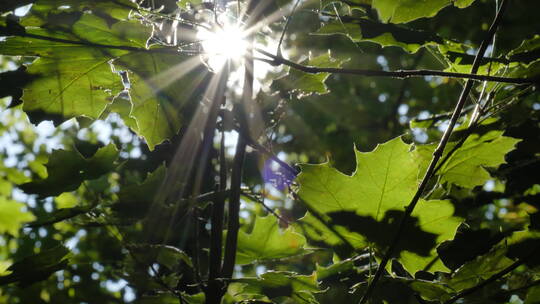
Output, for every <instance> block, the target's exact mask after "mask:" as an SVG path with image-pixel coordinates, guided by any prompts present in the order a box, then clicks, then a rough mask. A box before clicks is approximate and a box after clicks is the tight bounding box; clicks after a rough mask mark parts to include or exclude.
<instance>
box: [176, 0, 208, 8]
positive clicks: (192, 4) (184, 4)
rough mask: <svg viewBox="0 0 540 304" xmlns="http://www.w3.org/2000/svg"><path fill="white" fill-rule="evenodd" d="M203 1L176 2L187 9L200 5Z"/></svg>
mask: <svg viewBox="0 0 540 304" xmlns="http://www.w3.org/2000/svg"><path fill="white" fill-rule="evenodd" d="M201 3H202V0H179V1H178V2H176V4H177V5H178V7H180V8H183V9H186V10H187V9H189V6H196V5H200V4H201Z"/></svg>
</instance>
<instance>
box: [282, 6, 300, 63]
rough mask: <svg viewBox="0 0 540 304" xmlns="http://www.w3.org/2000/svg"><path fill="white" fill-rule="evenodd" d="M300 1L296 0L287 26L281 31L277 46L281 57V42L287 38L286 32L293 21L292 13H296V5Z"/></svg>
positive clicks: (286, 23) (286, 22)
mask: <svg viewBox="0 0 540 304" xmlns="http://www.w3.org/2000/svg"><path fill="white" fill-rule="evenodd" d="M298 3H300V0H296V2H295V3H294V6H293V8H292V10H291V13H290V14H289V16H287V21H285V26H284V27H283V31H282V32H281V36H280V37H279V42H278V46H277V54H278V56H280V57H281V54H282V53H281V44H282V43H283V38H285V33H286V32H287V29H288V28H289V24H290V23H291V17H292V15H293V14H294V12H295V11H296V7H297V6H298Z"/></svg>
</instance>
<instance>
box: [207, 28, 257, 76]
mask: <svg viewBox="0 0 540 304" xmlns="http://www.w3.org/2000/svg"><path fill="white" fill-rule="evenodd" d="M246 35H247V34H246V31H245V30H243V29H242V28H241V27H240V26H238V25H236V24H223V25H222V26H217V27H215V29H214V30H208V29H206V28H202V29H201V30H199V31H198V33H197V39H198V40H199V41H201V45H202V48H203V50H204V52H205V54H206V57H207V63H208V65H209V66H210V68H212V70H214V71H218V70H220V69H221V68H222V67H223V66H224V65H225V63H226V62H227V61H229V60H231V61H238V62H239V61H240V60H241V59H242V58H243V56H244V55H245V54H246V50H247V47H248V43H247V41H246V39H245V38H246Z"/></svg>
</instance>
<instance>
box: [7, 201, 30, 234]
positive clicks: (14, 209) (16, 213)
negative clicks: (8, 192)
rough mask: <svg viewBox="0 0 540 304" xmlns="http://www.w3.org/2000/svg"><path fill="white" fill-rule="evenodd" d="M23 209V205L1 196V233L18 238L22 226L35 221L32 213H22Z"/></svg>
mask: <svg viewBox="0 0 540 304" xmlns="http://www.w3.org/2000/svg"><path fill="white" fill-rule="evenodd" d="M23 207H25V204H23V203H20V202H17V201H14V200H10V199H7V198H6V197H4V196H0V233H9V234H11V235H13V236H18V235H19V228H21V226H22V224H24V223H26V222H30V221H33V220H34V219H35V217H34V215H32V213H30V212H28V211H22V210H23Z"/></svg>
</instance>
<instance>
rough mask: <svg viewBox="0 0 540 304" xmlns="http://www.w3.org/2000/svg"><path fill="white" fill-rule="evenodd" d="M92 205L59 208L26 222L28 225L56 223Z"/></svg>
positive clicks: (76, 214) (81, 212) (83, 212)
mask: <svg viewBox="0 0 540 304" xmlns="http://www.w3.org/2000/svg"><path fill="white" fill-rule="evenodd" d="M93 208H94V206H77V207H72V208H61V209H58V210H55V211H53V212H51V213H50V214H47V215H45V216H40V217H39V218H38V219H37V220H35V221H33V222H31V223H28V227H40V226H45V225H50V224H54V223H58V222H61V221H64V220H67V219H71V218H74V217H76V216H78V215H81V214H85V213H87V212H89V211H90V210H92V209H93Z"/></svg>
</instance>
